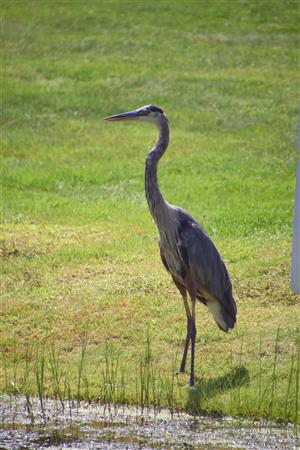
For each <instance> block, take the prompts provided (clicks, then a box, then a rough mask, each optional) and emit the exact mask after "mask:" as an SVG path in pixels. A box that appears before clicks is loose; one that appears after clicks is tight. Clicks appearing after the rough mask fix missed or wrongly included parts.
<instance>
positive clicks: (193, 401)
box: [187, 366, 250, 415]
mask: <svg viewBox="0 0 300 450" xmlns="http://www.w3.org/2000/svg"><path fill="white" fill-rule="evenodd" d="M249 381H250V377H249V371H248V370H247V369H246V367H244V366H241V367H236V368H233V369H232V370H230V372H228V373H226V374H225V375H222V376H220V377H216V378H210V379H209V380H200V381H199V382H198V383H197V384H196V386H195V389H190V391H189V398H188V402H187V407H188V410H189V411H190V412H191V413H193V414H195V413H196V414H199V413H200V412H203V411H202V410H201V400H202V399H203V398H204V399H209V398H211V397H214V396H215V395H217V394H220V393H222V392H225V391H229V390H230V389H235V388H240V387H242V386H245V385H247V384H249ZM216 414H217V415H219V414H218V412H217V411H216Z"/></svg>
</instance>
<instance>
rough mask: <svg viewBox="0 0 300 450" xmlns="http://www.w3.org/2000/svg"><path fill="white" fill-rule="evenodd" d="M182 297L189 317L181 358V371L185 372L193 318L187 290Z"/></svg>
mask: <svg viewBox="0 0 300 450" xmlns="http://www.w3.org/2000/svg"><path fill="white" fill-rule="evenodd" d="M182 299H183V304H184V307H185V312H186V317H187V333H186V338H185V344H184V350H183V355H182V360H181V364H180V373H184V372H185V366H186V357H187V353H188V350H189V345H190V339H191V326H190V322H191V319H192V316H191V312H190V308H189V305H188V301H187V295H186V291H185V293H184V295H182Z"/></svg>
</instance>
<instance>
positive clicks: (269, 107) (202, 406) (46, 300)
mask: <svg viewBox="0 0 300 450" xmlns="http://www.w3.org/2000/svg"><path fill="white" fill-rule="evenodd" d="M1 13H2V25H3V77H2V79H1V88H2V105H3V111H2V117H1V120H2V124H3V134H2V141H1V144H2V145H1V155H2V165H1V176H2V186H3V189H2V192H1V202H2V207H1V219H2V236H1V248H0V251H1V257H2V266H1V269H2V270H1V294H2V313H3V314H2V318H1V320H2V322H1V333H2V334H1V348H2V356H3V358H2V362H3V364H2V371H1V382H0V387H1V390H2V391H9V392H15V393H18V392H22V393H24V394H25V396H26V398H27V399H28V400H27V405H28V412H29V411H30V397H31V396H32V395H37V394H38V395H39V396H40V399H41V402H42V401H43V397H44V396H48V395H51V396H54V397H56V398H57V399H58V401H59V402H60V403H61V405H64V404H65V402H66V399H67V401H69V402H71V401H73V400H75V401H80V400H81V399H83V398H85V399H87V400H91V401H92V400H96V399H97V398H100V400H101V401H102V402H104V403H105V402H120V403H136V404H141V405H143V406H144V407H146V406H148V404H153V405H154V406H156V407H161V406H168V407H169V408H170V409H171V410H176V408H177V409H185V408H188V409H191V405H192V406H193V405H194V410H201V411H208V412H213V411H217V412H218V413H219V414H220V413H221V414H236V415H249V416H252V417H268V418H272V419H276V418H277V419H283V420H289V421H293V422H295V423H298V422H299V413H298V409H299V381H298V380H299V331H298V330H299V319H298V317H299V303H298V301H297V299H296V297H295V296H294V295H293V294H292V293H291V291H290V289H289V283H290V269H289V266H290V248H291V223H292V208H293V192H294V174H295V158H296V152H295V150H294V146H295V142H296V123H297V109H298V103H297V102H298V100H297V98H298V97H297V96H298V91H299V74H298V59H297V58H298V46H299V33H298V23H299V5H298V3H297V2H294V1H290V2H284V3H282V2H277V1H268V2H256V1H253V2H243V1H236V2H228V1H221V0H218V1H211V2H209V3H207V2H205V4H204V2H195V3H194V2H187V3H186V2H182V3H180V2H172V3H171V2H167V1H166V2H150V1H149V2H139V1H136V2H122V3H118V2H84V3H76V4H75V5H74V3H73V2H72V5H71V3H70V2H59V3H53V2H51V3H50V2H46V1H44V2H38V3H37V2H27V1H26V2H25V1H24V2H13V1H12V2H3V8H2V12H1ZM150 102H151V103H157V104H159V105H160V106H161V107H163V108H164V109H165V110H166V112H167V113H168V116H169V118H170V123H171V146H170V149H169V150H168V152H167V153H166V155H165V157H164V159H163V160H162V161H161V165H160V173H159V180H160V185H161V188H162V190H163V192H164V195H165V196H166V198H167V199H168V200H169V201H170V202H172V203H174V204H179V205H181V206H183V207H185V208H187V209H188V210H190V211H191V212H192V213H193V215H194V216H195V217H196V218H198V219H199V220H200V222H201V224H202V225H203V226H204V227H205V229H206V230H207V231H208V232H209V234H210V235H211V237H212V238H213V239H214V241H215V242H216V244H217V246H218V248H219V249H220V251H221V253H222V254H223V255H224V256H225V260H226V263H227V265H228V267H229V270H230V273H231V276H232V279H233V285H234V292H235V296H236V298H237V301H238V325H237V328H236V330H235V331H234V332H233V333H231V334H229V335H224V334H222V333H221V332H220V331H219V330H217V329H216V327H215V325H214V324H213V323H212V320H211V317H210V316H209V315H208V312H207V310H206V309H205V308H204V307H202V306H201V305H200V306H199V308H198V316H197V324H198V330H199V331H198V337H197V361H196V373H197V374H198V386H197V389H196V392H195V395H194V397H195V398H193V397H190V395H189V393H188V390H187V389H185V384H186V383H187V377H183V379H177V378H176V377H175V375H174V373H175V370H177V365H178V364H177V358H178V355H179V353H180V352H181V346H182V343H183V338H184V332H185V326H186V324H185V318H184V313H183V308H182V305H181V300H180V298H179V295H178V293H177V292H176V291H175V289H174V288H173V286H172V285H171V283H170V279H169V277H168V275H167V274H165V273H164V272H163V269H162V267H161V262H160V261H159V256H158V250H157V242H156V241H157V237H156V234H155V231H154V228H153V223H152V222H151V219H150V215H149V212H148V209H147V205H146V202H145V199H144V193H143V189H144V186H143V185H144V181H143V169H144V157H145V153H146V151H147V149H149V148H151V146H152V145H153V142H154V140H155V131H154V130H152V129H151V127H149V128H147V127H143V126H136V127H134V126H133V127H129V126H126V125H125V126H123V125H120V126H118V127H113V126H107V124H104V123H103V122H102V117H104V116H107V115H109V114H110V113H112V114H113V113H118V112H121V111H126V110H129V109H132V108H135V107H138V106H141V105H142V104H147V103H150ZM145 330H148V333H146V331H145ZM276 336H277V337H276ZM87 339H88V340H87ZM241 343H242V344H241ZM274 343H275V344H274ZM132 374H134V376H132ZM192 409H193V408H192Z"/></svg>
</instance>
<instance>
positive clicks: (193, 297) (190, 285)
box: [186, 274, 197, 386]
mask: <svg viewBox="0 0 300 450" xmlns="http://www.w3.org/2000/svg"><path fill="white" fill-rule="evenodd" d="M186 287H187V290H188V292H189V295H190V297H191V302H192V314H191V319H190V320H189V327H190V331H189V334H190V337H191V373H190V386H194V385H195V375H194V370H195V346H196V332H197V331H196V320H195V306H196V294H197V290H196V289H195V286H194V283H193V282H192V279H191V277H190V275H189V274H188V275H187V277H186Z"/></svg>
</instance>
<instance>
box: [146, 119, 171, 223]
mask: <svg viewBox="0 0 300 450" xmlns="http://www.w3.org/2000/svg"><path fill="white" fill-rule="evenodd" d="M157 127H158V133H159V136H158V141H157V144H156V145H155V147H153V149H152V150H150V152H149V153H148V155H147V158H146V167H145V192H146V198H147V202H148V206H149V209H150V212H151V215H152V217H153V219H154V221H155V222H156V224H158V223H159V218H160V217H161V216H162V215H163V213H164V211H166V210H167V203H166V201H165V199H164V197H163V195H162V193H161V192H160V189H159V185H158V182H157V166H158V162H159V160H160V158H161V157H162V156H163V154H164V153H165V151H166V149H167V147H168V144H169V125H168V120H167V119H166V118H164V117H163V118H162V119H161V120H160V122H159V123H158V124H157Z"/></svg>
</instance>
